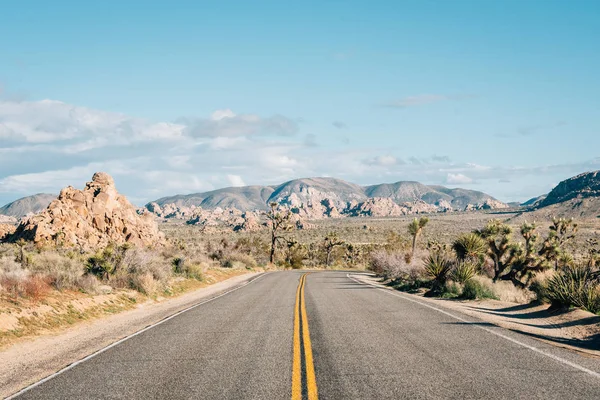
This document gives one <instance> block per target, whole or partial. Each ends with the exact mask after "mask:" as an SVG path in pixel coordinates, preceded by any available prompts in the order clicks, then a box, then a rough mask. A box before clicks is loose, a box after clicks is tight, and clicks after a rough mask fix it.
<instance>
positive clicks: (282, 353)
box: [18, 272, 600, 400]
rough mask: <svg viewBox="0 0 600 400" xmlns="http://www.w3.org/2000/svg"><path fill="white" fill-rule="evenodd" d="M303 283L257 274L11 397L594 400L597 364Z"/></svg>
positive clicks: (323, 277) (318, 278)
mask: <svg viewBox="0 0 600 400" xmlns="http://www.w3.org/2000/svg"><path fill="white" fill-rule="evenodd" d="M302 275H303V273H302V272H277V273H270V274H266V275H264V276H262V277H261V278H259V279H257V280H255V281H254V282H252V283H251V284H249V285H247V286H245V287H243V288H241V289H239V290H236V291H234V292H232V293H229V294H227V295H225V296H222V297H220V298H218V299H215V300H214V301H211V302H209V303H206V304H203V305H201V306H199V307H196V308H194V309H192V310H189V311H187V312H185V313H183V314H180V315H178V316H177V317H175V318H172V319H170V320H168V321H166V322H164V323H162V324H160V325H158V326H155V327H153V328H151V329H148V330H146V331H145V332H143V333H141V334H139V335H136V336H134V337H132V338H130V339H128V340H126V341H124V342H122V343H120V344H118V345H116V346H114V347H112V348H110V349H108V350H106V351H104V352H102V353H100V354H98V355H96V356H94V357H92V358H90V359H88V360H86V361H84V362H82V363H79V364H78V365H76V366H75V367H73V368H71V369H68V370H65V371H63V372H62V373H60V374H59V375H56V376H55V377H53V378H52V379H50V380H47V381H45V382H44V383H42V384H39V385H38V386H35V387H33V388H31V389H30V390H28V391H26V392H24V393H22V394H21V395H20V396H18V398H19V399H85V398H90V399H91V398H93V399H97V398H106V399H112V398H114V399H117V398H131V399H152V398H154V399H180V398H181V399H191V398H193V399H290V398H292V399H293V398H299V396H300V397H302V398H311V399H316V398H320V399H344V400H345V399H385V398H406V399H418V398H444V399H446V398H455V399H467V398H474V399H497V398H498V399H500V398H502V399H506V398H510V399H514V398H527V399H535V398H540V399H579V398H581V399H600V360H598V359H596V358H591V357H587V356H584V355H580V354H578V353H576V352H573V351H570V350H565V349H561V348H557V347H554V346H551V345H549V344H546V343H544V342H541V341H537V340H535V339H532V338H529V337H526V336H523V335H520V334H517V333H514V332H509V331H506V330H503V329H501V328H497V327H493V326H487V325H486V324H485V323H481V322H480V321H477V320H475V319H473V318H472V317H468V316H465V315H461V314H458V313H457V312H456V311H447V310H443V309H433V308H431V306H427V305H423V304H420V303H418V301H419V300H418V299H416V300H415V298H413V297H410V296H406V295H403V294H399V293H396V292H390V291H385V290H382V289H378V288H375V287H372V286H366V285H364V284H361V283H358V282H356V281H354V280H352V279H350V278H349V277H348V276H347V274H346V273H345V272H314V273H310V274H308V275H307V276H306V278H305V279H304V284H303V285H301V286H300V287H299V284H300V283H301V281H302V280H301V277H302ZM405 296H406V297H405ZM455 317H458V319H457V318H455ZM311 370H312V371H314V375H313V376H312V378H311ZM294 387H295V388H294ZM293 388H294V389H293Z"/></svg>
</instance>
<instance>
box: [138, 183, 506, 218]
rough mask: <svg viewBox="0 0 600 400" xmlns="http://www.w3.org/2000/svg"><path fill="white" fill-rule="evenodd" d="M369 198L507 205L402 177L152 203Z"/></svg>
mask: <svg viewBox="0 0 600 400" xmlns="http://www.w3.org/2000/svg"><path fill="white" fill-rule="evenodd" d="M369 198H389V199H392V200H393V201H394V202H395V203H396V204H403V203H414V202H424V203H427V204H432V205H436V206H441V208H443V209H448V208H452V209H456V210H461V211H462V210H464V209H465V208H467V206H474V207H471V208H470V209H479V208H489V207H490V205H491V207H497V206H503V203H500V202H499V201H497V200H496V199H494V198H493V197H492V196H490V195H488V194H485V193H482V192H478V191H474V190H467V189H449V188H446V187H443V186H428V185H424V184H422V183H419V182H408V181H401V182H396V183H390V184H387V183H386V184H379V185H371V186H360V185H357V184H354V183H350V182H346V181H344V180H341V179H336V178H303V179H294V180H291V181H289V182H285V183H283V184H281V185H278V186H246V187H231V188H224V189H219V190H214V191H211V192H206V193H195V194H189V195H177V196H170V197H163V198H161V199H158V200H156V201H154V202H152V203H148V205H147V206H146V207H147V208H149V209H150V208H153V206H152V204H153V203H156V204H157V205H159V206H161V207H163V206H165V205H167V204H174V205H175V206H177V207H191V206H196V207H197V206H200V207H202V208H204V209H214V208H216V207H221V208H228V207H235V208H237V209H240V210H244V211H245V210H265V209H267V208H268V205H269V203H271V202H276V203H278V204H281V205H285V206H289V207H297V206H307V207H313V206H314V207H317V206H320V205H321V203H323V202H324V201H327V203H328V207H331V206H335V207H336V208H337V209H339V210H343V209H345V208H347V207H351V206H355V205H356V204H357V203H360V202H364V201H365V200H367V199H369Z"/></svg>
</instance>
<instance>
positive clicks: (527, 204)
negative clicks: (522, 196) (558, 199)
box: [521, 194, 547, 207]
mask: <svg viewBox="0 0 600 400" xmlns="http://www.w3.org/2000/svg"><path fill="white" fill-rule="evenodd" d="M546 196H547V195H546V194H543V195H541V196H537V197H533V198H531V199H529V200H527V201H526V202H524V203H521V206H523V207H531V206H535V205H537V204H538V203H539V202H541V201H542V200H544V199H545V198H546Z"/></svg>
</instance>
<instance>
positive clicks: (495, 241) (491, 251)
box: [477, 219, 518, 282]
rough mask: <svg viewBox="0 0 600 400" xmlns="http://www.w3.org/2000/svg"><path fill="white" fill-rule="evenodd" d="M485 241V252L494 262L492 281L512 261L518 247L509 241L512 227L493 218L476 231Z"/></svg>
mask: <svg viewBox="0 0 600 400" xmlns="http://www.w3.org/2000/svg"><path fill="white" fill-rule="evenodd" d="M477 233H478V234H479V235H481V237H482V238H483V239H484V240H485V241H486V242H487V245H488V249H487V253H488V255H489V256H490V258H491V259H492V261H493V262H494V282H495V281H497V280H498V279H499V278H500V277H501V276H502V273H503V272H504V271H505V270H506V269H507V268H508V267H509V266H510V265H511V264H512V263H513V261H514V260H515V257H516V256H517V255H518V254H517V250H518V247H517V246H515V245H514V244H513V243H511V235H512V229H511V227H510V226H508V225H506V224H504V223H502V222H501V221H499V220H497V219H494V220H491V221H489V222H488V224H487V225H486V226H485V228H483V229H482V230H481V231H479V232H477Z"/></svg>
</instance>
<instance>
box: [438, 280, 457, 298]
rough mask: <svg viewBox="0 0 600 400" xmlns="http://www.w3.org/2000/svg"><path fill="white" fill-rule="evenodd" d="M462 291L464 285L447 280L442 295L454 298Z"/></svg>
mask: <svg viewBox="0 0 600 400" xmlns="http://www.w3.org/2000/svg"><path fill="white" fill-rule="evenodd" d="M461 293H462V286H461V285H460V284H458V283H456V282H450V281H448V282H446V284H445V285H444V287H443V290H442V293H441V297H443V298H447V299H453V298H456V297H459V296H460V295H461Z"/></svg>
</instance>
